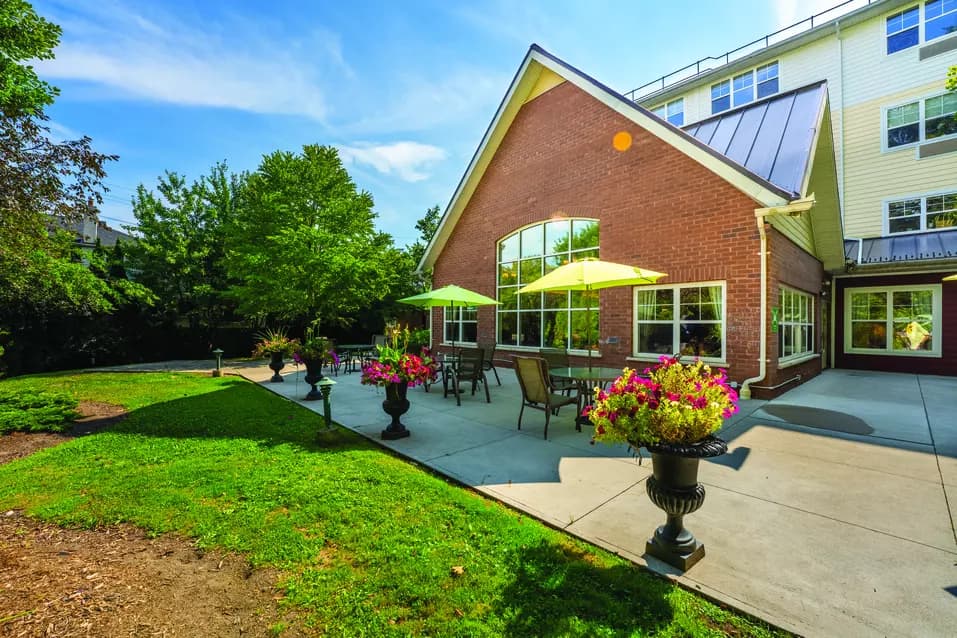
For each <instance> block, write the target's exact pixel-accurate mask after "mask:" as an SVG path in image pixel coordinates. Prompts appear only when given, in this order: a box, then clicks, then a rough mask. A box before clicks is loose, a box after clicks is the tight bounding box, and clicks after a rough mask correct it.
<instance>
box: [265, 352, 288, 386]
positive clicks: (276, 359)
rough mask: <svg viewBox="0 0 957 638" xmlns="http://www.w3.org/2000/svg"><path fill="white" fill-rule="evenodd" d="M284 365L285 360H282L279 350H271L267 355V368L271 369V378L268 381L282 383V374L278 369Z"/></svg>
mask: <svg viewBox="0 0 957 638" xmlns="http://www.w3.org/2000/svg"><path fill="white" fill-rule="evenodd" d="M285 367H286V363H285V361H283V360H282V353H281V352H272V353H270V355H269V369H270V370H272V371H273V375H272V378H271V379H270V380H269V381H270V383H282V382H283V381H285V379H283V378H282V375H281V374H279V371H280V370H282V369H283V368H285Z"/></svg>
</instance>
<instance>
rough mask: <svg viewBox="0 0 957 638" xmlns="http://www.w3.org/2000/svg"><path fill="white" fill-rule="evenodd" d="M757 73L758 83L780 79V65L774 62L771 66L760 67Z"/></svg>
mask: <svg viewBox="0 0 957 638" xmlns="http://www.w3.org/2000/svg"><path fill="white" fill-rule="evenodd" d="M755 73H757V76H758V82H765V81H767V80H770V79H771V78H776V77H778V63H777V62H772V63H771V64H765V65H764V66H759V67H758V69H757V71H755Z"/></svg>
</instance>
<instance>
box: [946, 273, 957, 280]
mask: <svg viewBox="0 0 957 638" xmlns="http://www.w3.org/2000/svg"><path fill="white" fill-rule="evenodd" d="M944 281H957V274H954V275H948V276H946V277H944Z"/></svg>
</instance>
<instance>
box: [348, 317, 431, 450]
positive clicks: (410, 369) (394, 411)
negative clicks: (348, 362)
mask: <svg viewBox="0 0 957 638" xmlns="http://www.w3.org/2000/svg"><path fill="white" fill-rule="evenodd" d="M408 345H409V330H408V329H407V328H399V327H397V326H392V327H389V328H388V329H387V331H386V343H385V344H384V345H379V346H377V349H378V351H379V357H378V360H377V361H372V362H370V363H368V364H367V365H365V366H363V368H362V383H363V385H374V386H379V387H384V388H385V401H383V402H382V409H383V411H385V413H386V414H388V415H389V416H391V417H392V423H390V424H389V426H388V427H386V429H385V430H383V431H382V438H383V439H390V440H391V439H400V438H403V437H407V436H409V434H410V432H409V430H408V429H407V428H406V427H405V425H403V424H402V423H401V422H400V420H399V417H401V416H402V415H403V414H405V413H406V412H408V410H409V400H408V399H407V398H406V396H407V392H408V389H409V386H412V387H414V386H417V385H420V384H423V383H428V382H431V381H432V380H434V379H435V374H436V366H435V365H434V364H433V363H432V360H431V357H429V358H428V359H427V360H426V359H423V358H422V357H420V356H419V355H416V354H412V353H410V352H407V349H408Z"/></svg>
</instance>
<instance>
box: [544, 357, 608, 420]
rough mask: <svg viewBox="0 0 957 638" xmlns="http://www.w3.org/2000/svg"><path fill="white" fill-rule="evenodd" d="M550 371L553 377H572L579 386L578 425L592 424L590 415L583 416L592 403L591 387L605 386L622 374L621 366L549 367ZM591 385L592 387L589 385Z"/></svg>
mask: <svg viewBox="0 0 957 638" xmlns="http://www.w3.org/2000/svg"><path fill="white" fill-rule="evenodd" d="M548 373H549V374H550V375H552V376H553V377H561V378H562V379H571V380H572V381H574V382H575V385H577V386H578V416H577V417H576V423H577V424H578V425H582V424H591V421H589V420H588V417H583V416H582V411H583V410H584V409H585V406H587V405H591V404H592V398H593V393H592V392H591V388H594V387H596V386H597V387H601V388H604V387H605V384H608V383H611V382H612V381H614V380H615V379H617V378H618V377H620V376H621V368H607V367H591V368H589V367H588V366H581V367H574V368H549V370H548ZM589 386H590V387H589Z"/></svg>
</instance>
